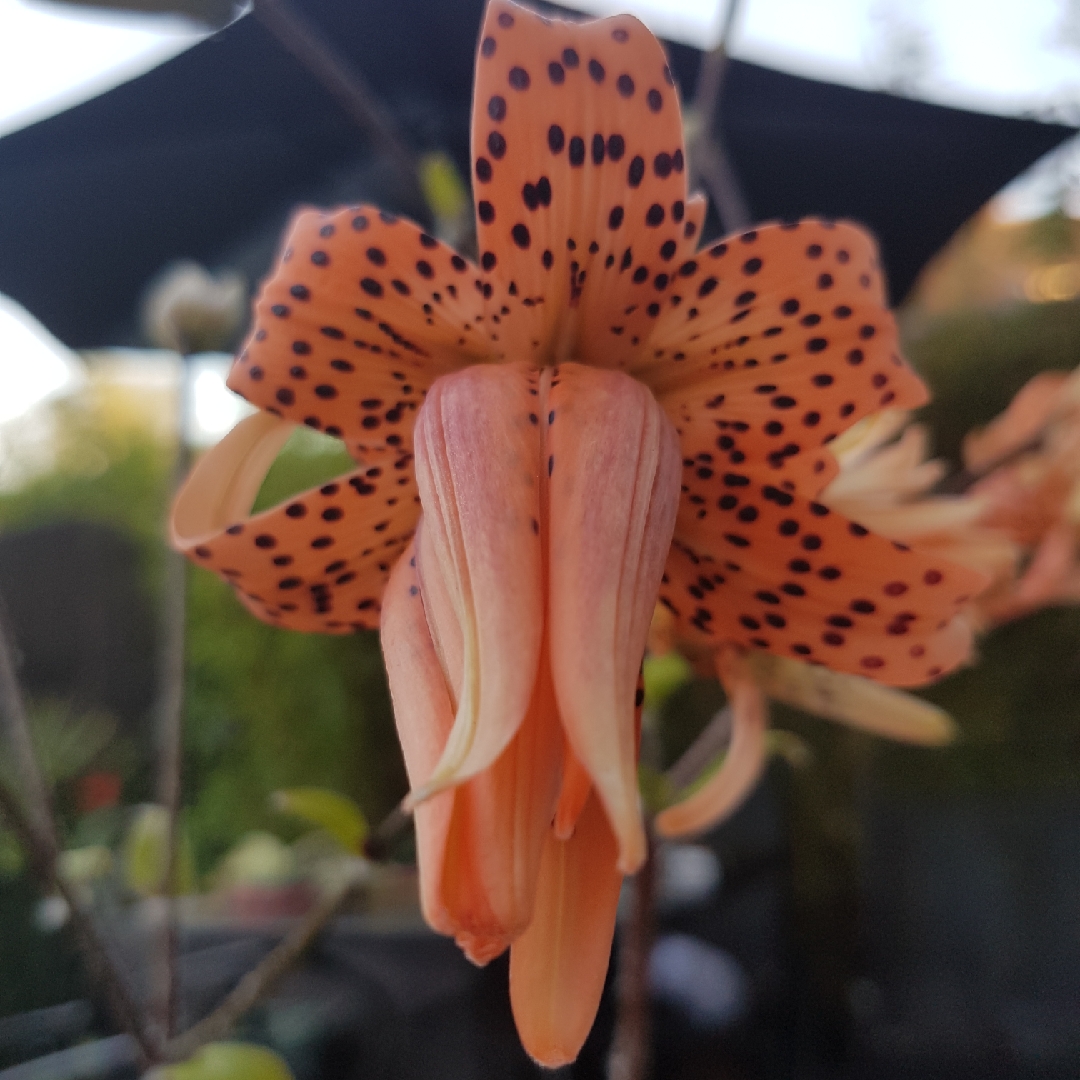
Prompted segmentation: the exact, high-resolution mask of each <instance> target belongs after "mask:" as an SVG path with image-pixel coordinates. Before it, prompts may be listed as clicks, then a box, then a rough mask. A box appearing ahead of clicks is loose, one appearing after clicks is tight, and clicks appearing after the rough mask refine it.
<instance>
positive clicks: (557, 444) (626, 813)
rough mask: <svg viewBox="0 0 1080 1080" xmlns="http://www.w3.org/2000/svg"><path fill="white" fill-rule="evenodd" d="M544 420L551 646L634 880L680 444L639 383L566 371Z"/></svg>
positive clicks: (574, 732)
mask: <svg viewBox="0 0 1080 1080" xmlns="http://www.w3.org/2000/svg"><path fill="white" fill-rule="evenodd" d="M544 421H545V453H546V455H547V461H546V466H545V468H546V471H547V474H548V477H549V480H548V500H549V513H548V523H549V524H548V527H549V531H550V540H549V545H550V546H549V551H550V555H549V559H550V562H549V582H550V585H549V642H550V647H551V662H552V671H553V673H554V677H555V694H556V697H557V700H558V704H559V714H560V716H561V717H562V721H563V725H564V727H565V729H566V734H567V737H568V739H569V741H570V745H571V747H572V748H573V752H574V754H575V756H576V757H577V759H578V760H579V761H580V762H581V764H582V765H583V766H584V767H585V770H586V771H587V772H588V773H589V775H590V776H591V777H592V782H593V785H594V786H595V789H596V792H597V794H598V796H599V798H600V801H601V803H602V804H603V806H604V808H605V810H606V811H607V814H608V817H609V819H610V821H611V824H612V828H613V830H614V832H615V835H616V836H617V837H618V841H619V852H620V854H619V865H620V868H621V869H622V870H623V872H625V873H632V872H633V871H634V870H636V869H637V868H638V866H639V865H640V864H641V861H642V859H643V858H644V855H645V834H644V830H643V828H642V823H641V813H640V809H639V805H638V789H637V737H636V731H635V722H634V713H635V691H636V687H637V676H638V670H639V668H640V666H641V659H642V656H643V654H644V651H645V641H646V637H647V636H648V629H649V621H650V618H651V616H652V611H653V605H654V603H655V601H656V594H657V588H658V586H659V584H660V578H661V574H662V572H663V566H664V560H665V558H666V557H667V552H668V548H669V546H670V543H671V532H672V527H673V524H674V517H675V511H676V506H677V502H678V497H679V487H678V475H679V446H678V440H677V438H676V435H675V432H674V430H673V429H672V427H671V424H670V423H669V421H668V420H667V418H666V417H665V416H664V414H663V412H662V411H661V410H660V408H659V406H658V405H657V404H656V402H655V401H654V400H653V398H652V396H651V395H650V394H649V392H648V390H646V389H645V387H643V386H642V385H641V384H640V383H638V382H635V381H634V380H633V379H631V378H629V377H628V376H626V375H623V374H621V373H618V372H610V371H602V370H598V369H596V368H589V367H584V366H582V365H579V364H563V365H561V366H560V367H558V368H556V369H555V370H554V372H553V375H552V379H551V389H550V393H549V396H548V412H547V415H546V416H545V417H544Z"/></svg>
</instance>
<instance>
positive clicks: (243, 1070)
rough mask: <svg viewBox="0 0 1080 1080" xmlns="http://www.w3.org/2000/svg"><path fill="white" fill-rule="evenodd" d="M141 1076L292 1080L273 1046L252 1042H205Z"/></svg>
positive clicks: (175, 1079)
mask: <svg viewBox="0 0 1080 1080" xmlns="http://www.w3.org/2000/svg"><path fill="white" fill-rule="evenodd" d="M143 1080H293V1074H292V1073H291V1072H290V1071H289V1067H288V1065H286V1064H285V1062H284V1061H283V1060H282V1059H281V1058H280V1057H278V1055H277V1054H275V1053H274V1052H273V1051H272V1050H267V1049H266V1047H265V1046H254V1045H253V1044H251V1043H241V1042H219V1043H208V1044H207V1045H206V1046H204V1047H203V1048H202V1049H201V1050H200V1051H199V1052H198V1053H197V1054H195V1056H194V1057H192V1058H190V1059H189V1060H188V1061H184V1062H181V1063H180V1064H179V1065H160V1066H158V1067H157V1068H156V1069H152V1070H151V1071H150V1072H148V1073H147V1074H146V1076H145V1077H144V1078H143Z"/></svg>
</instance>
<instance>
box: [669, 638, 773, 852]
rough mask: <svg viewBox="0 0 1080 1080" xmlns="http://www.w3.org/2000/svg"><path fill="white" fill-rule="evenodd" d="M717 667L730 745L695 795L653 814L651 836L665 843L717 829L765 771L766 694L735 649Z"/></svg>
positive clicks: (720, 657) (724, 655) (721, 655)
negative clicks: (728, 721) (725, 703)
mask: <svg viewBox="0 0 1080 1080" xmlns="http://www.w3.org/2000/svg"><path fill="white" fill-rule="evenodd" d="M717 666H718V668H719V669H720V676H721V679H722V680H723V683H724V688H725V689H726V690H727V693H728V697H729V699H730V701H731V707H732V717H731V725H732V727H731V743H730V745H729V746H728V751H727V754H726V755H725V757H724V760H723V763H722V764H721V765H720V767H719V768H718V769H717V770H716V771H715V772H714V773H713V774H712V775H711V776H709V777H708V778H707V779H706V780H705V782H704V783H703V784H702V785H701V786H700V787H699V788H698V789H697V790H696V791H694V792H693V793H692V794H690V795H688V796H687V797H686V798H685V799H682V800H680V801H679V802H677V803H675V804H674V805H673V806H669V807H667V808H666V809H665V810H661V811H660V813H659V814H657V815H656V831H657V832H658V833H659V834H660V835H661V836H663V837H665V838H668V839H672V838H675V837H681V836H690V835H693V834H696V833H700V832H704V831H705V830H706V829H709V828H712V827H713V826H714V825H717V824H719V823H720V822H721V821H723V820H724V818H726V817H727V816H728V815H729V814H731V813H732V812H733V811H735V810H736V809H738V807H739V806H740V805H741V804H742V802H743V800H744V799H745V798H746V797H747V796H748V795H749V794H750V792H751V791H753V790H754V787H755V785H756V784H757V782H758V780H759V778H760V777H761V774H762V772H763V771H764V768H765V761H766V757H767V751H768V745H767V741H766V734H767V727H768V708H767V705H766V701H765V695H764V694H763V693H762V691H761V688H760V687H759V686H758V685H757V683H756V682H755V681H754V678H753V677H752V675H751V672H750V670H749V668H748V666H747V664H746V662H745V660H744V659H743V658H742V657H741V656H739V655H738V654H736V653H735V651H734V650H723V651H722V652H721V653H720V655H719V657H718V664H717Z"/></svg>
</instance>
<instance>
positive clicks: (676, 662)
mask: <svg viewBox="0 0 1080 1080" xmlns="http://www.w3.org/2000/svg"><path fill="white" fill-rule="evenodd" d="M641 673H642V677H643V678H644V680H645V707H646V708H647V709H651V710H653V711H655V710H657V709H659V708H660V707H661V706H662V705H663V704H664V702H665V701H667V699H668V698H669V697H671V695H672V694H674V693H675V691H676V690H678V689H679V687H680V686H682V685H683V684H684V683H688V682H689V681H690V680H691V679H692V678H693V677H694V669H693V668H692V667H691V666H690V661H689V660H687V659H686V657H685V656H683V655H682V653H679V652H676V651H675V650H674V649H673V650H672V651H671V652H669V653H665V654H664V655H663V656H646V657H645V661H644V663H643V664H642V666H641Z"/></svg>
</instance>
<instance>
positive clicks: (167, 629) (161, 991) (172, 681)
mask: <svg viewBox="0 0 1080 1080" xmlns="http://www.w3.org/2000/svg"><path fill="white" fill-rule="evenodd" d="M188 376H189V361H188V357H187V355H186V354H182V355H181V357H180V383H179V390H178V401H177V409H176V456H175V459H174V462H173V477H172V484H171V487H170V496H171V497H175V495H176V493H177V492H178V491H179V490H180V486H181V485H182V484H183V482H184V479H185V477H186V476H187V474H188V470H189V469H190V468H191V449H190V447H189V446H188V441H187V431H188V426H189V421H190V412H191V402H190V394H189V390H190V387H189V381H190V380H189V377H188ZM165 560H166V561H165V584H164V597H163V604H162V608H163V611H162V635H161V637H162V646H161V656H160V661H159V672H160V675H159V678H160V683H159V692H158V701H157V709H156V714H157V716H156V719H157V724H156V729H157V737H158V784H157V788H158V802H159V803H160V804H161V805H162V806H163V807H165V812H166V815H167V819H166V820H167V821H168V827H167V830H166V837H165V867H166V871H165V882H164V893H165V924H164V927H163V930H162V933H163V940H162V943H161V951H160V953H159V955H158V957H157V958H156V959H157V961H158V962H157V963H156V964H154V965H151V971H152V972H153V975H152V983H153V984H154V988H153V991H152V992H153V995H154V1001H155V1003H156V1008H155V1010H154V1012H155V1013H156V1017H155V1019H156V1022H157V1024H158V1026H159V1027H160V1038H161V1040H162V1041H163V1042H164V1041H165V1040H166V1039H168V1038H171V1037H172V1035H174V1034H175V1028H176V1016H177V1011H178V998H179V987H178V985H177V979H178V976H177V969H178V963H177V954H178V952H179V941H180V929H179V925H178V922H177V912H176V885H177V878H178V876H179V875H178V867H179V863H180V802H181V796H182V791H183V787H182V782H183V753H184V675H185V659H186V649H185V635H186V632H187V560H186V559H185V558H184V556H183V555H181V554H179V552H175V551H168V550H167V551H166V553H165ZM154 976H156V977H154Z"/></svg>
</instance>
